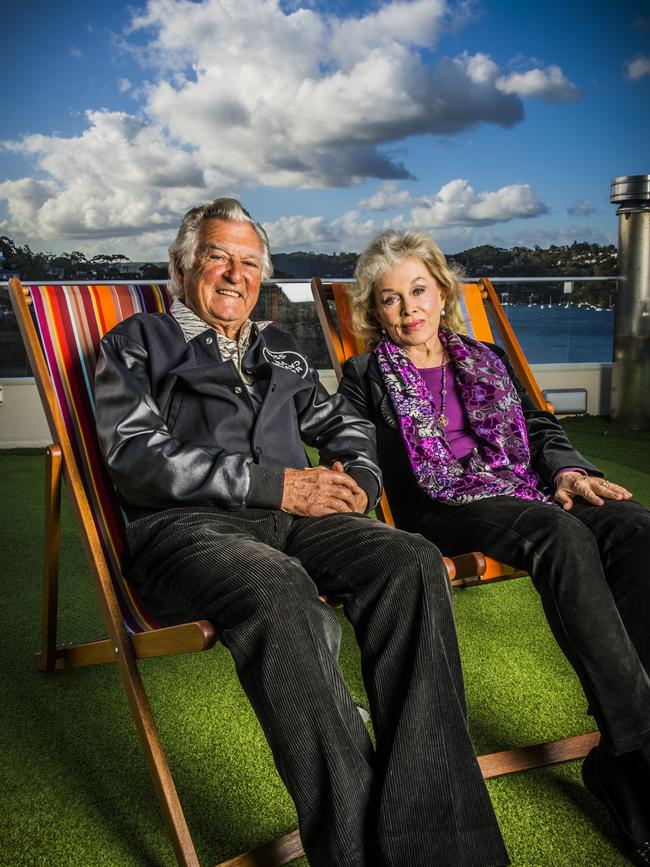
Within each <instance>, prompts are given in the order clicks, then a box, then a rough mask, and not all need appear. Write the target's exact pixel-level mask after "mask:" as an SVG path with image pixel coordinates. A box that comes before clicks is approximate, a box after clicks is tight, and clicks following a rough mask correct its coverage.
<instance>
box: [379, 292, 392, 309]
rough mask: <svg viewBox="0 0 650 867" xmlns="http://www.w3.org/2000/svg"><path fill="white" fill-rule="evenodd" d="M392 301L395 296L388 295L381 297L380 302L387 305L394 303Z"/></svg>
mask: <svg viewBox="0 0 650 867" xmlns="http://www.w3.org/2000/svg"><path fill="white" fill-rule="evenodd" d="M394 301H395V296H394V295H389V296H387V297H386V298H383V299H382V302H381V303H382V304H383V305H384V307H389V306H390V305H391V304H393V303H394Z"/></svg>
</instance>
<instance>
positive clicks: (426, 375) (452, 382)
mask: <svg viewBox="0 0 650 867" xmlns="http://www.w3.org/2000/svg"><path fill="white" fill-rule="evenodd" d="M450 368H451V369H450ZM418 373H419V374H420V376H421V377H422V379H423V380H424V384H425V385H426V387H427V388H428V389H429V392H430V393H431V396H432V398H433V405H434V406H435V408H436V412H440V398H441V391H442V367H418ZM445 388H446V389H447V396H446V399H445V415H446V416H447V418H448V420H449V424H448V425H447V427H446V428H445V437H446V438H447V442H448V443H449V448H450V449H451V453H452V455H453V456H454V457H455V458H456V460H460V459H461V458H464V457H465V455H468V454H469V453H470V452H471V451H472V449H473V448H475V447H476V446H477V445H478V439H477V438H476V437H475V436H474V433H473V432H472V428H471V427H470V424H469V418H468V417H467V412H466V410H465V407H464V405H463V401H462V399H461V396H460V389H459V388H458V380H457V379H456V372H455V370H454V368H453V365H449V364H448V365H447V375H446V377H445ZM570 470H573V471H574V472H577V473H580V474H581V475H583V476H586V475H588V473H587V472H586V471H585V470H583V469H582V467H562V469H560V470H558V471H557V473H556V474H555V476H554V478H553V482H554V484H557V479H558V476H559V475H561V473H566V472H568V471H570Z"/></svg>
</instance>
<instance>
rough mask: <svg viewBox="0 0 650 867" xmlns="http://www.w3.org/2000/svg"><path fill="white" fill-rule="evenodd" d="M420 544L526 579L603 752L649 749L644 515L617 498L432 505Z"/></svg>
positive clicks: (649, 577)
mask: <svg viewBox="0 0 650 867" xmlns="http://www.w3.org/2000/svg"><path fill="white" fill-rule="evenodd" d="M422 532H423V533H424V534H425V535H426V536H427V538H429V539H431V540H433V541H434V542H438V543H440V544H442V543H444V549H445V553H447V554H450V555H452V556H453V555H454V554H457V553H461V552H462V551H465V550H467V544H468V540H469V541H470V542H471V545H472V547H475V548H477V549H478V550H480V551H483V552H484V553H486V554H488V555H489V556H491V557H495V558H497V559H498V560H501V561H502V562H504V563H508V564H509V565H511V566H514V567H516V568H518V569H522V570H524V571H526V572H528V574H529V575H530V576H531V578H532V581H533V583H534V585H535V587H536V588H537V591H538V592H539V594H540V597H541V601H542V605H543V607H544V612H545V614H546V618H547V620H548V623H549V626H550V627H551V630H552V632H553V634H554V636H555V639H556V641H557V643H558V644H559V645H560V647H561V648H562V650H563V651H564V653H565V655H566V657H567V659H568V660H569V662H570V663H571V664H572V666H573V668H574V669H575V672H576V674H577V675H578V677H579V679H580V682H581V684H582V688H583V690H584V692H585V695H586V696H587V700H588V702H589V707H590V711H591V713H593V715H594V717H595V719H596V722H597V723H598V727H599V729H600V732H601V734H602V736H603V741H604V743H605V745H606V746H607V747H608V749H609V750H610V752H612V753H614V754H621V753H625V752H630V751H632V750H636V749H639V748H641V747H643V746H644V745H646V744H648V743H650V512H648V511H647V510H646V509H644V508H643V506H641V505H639V504H638V503H635V502H633V501H627V500H619V501H616V500H606V501H605V504H604V505H602V506H594V505H591V504H590V503H587V502H586V500H583V499H581V498H578V499H576V500H574V504H573V508H572V509H571V510H570V511H564V510H563V509H561V508H560V507H559V506H557V505H556V504H553V503H539V502H530V501H527V500H518V499H516V498H515V497H503V496H500V497H488V498H486V499H484V500H477V501H476V502H474V503H467V504H465V505H460V506H450V505H445V504H442V503H438V502H432V503H431V506H430V507H429V509H428V511H427V512H426V513H425V515H424V516H423V518H422Z"/></svg>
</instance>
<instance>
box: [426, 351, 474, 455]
mask: <svg viewBox="0 0 650 867" xmlns="http://www.w3.org/2000/svg"><path fill="white" fill-rule="evenodd" d="M418 373H419V374H420V376H421V377H422V379H423V380H424V384H425V385H426V387H427V388H428V389H429V391H430V393H431V397H432V398H433V404H434V406H435V408H436V411H437V412H439V411H440V398H441V389H442V367H419V368H418ZM445 387H446V389H447V396H446V399H445V415H446V416H447V418H448V419H449V424H448V425H447V427H446V428H445V437H446V439H447V442H448V443H449V448H450V449H451V453H452V455H453V456H454V457H455V458H456V460H459V459H460V458H464V457H465V455H468V454H469V453H470V452H471V451H472V449H473V448H474V447H475V446H476V445H477V443H478V440H477V439H476V437H475V436H474V434H473V432H472V429H471V427H470V425H469V418H468V417H467V412H466V411H465V407H464V406H463V402H462V399H461V396H460V390H459V388H458V380H457V379H456V371H455V370H454V367H453V365H452V364H447V375H446V376H445Z"/></svg>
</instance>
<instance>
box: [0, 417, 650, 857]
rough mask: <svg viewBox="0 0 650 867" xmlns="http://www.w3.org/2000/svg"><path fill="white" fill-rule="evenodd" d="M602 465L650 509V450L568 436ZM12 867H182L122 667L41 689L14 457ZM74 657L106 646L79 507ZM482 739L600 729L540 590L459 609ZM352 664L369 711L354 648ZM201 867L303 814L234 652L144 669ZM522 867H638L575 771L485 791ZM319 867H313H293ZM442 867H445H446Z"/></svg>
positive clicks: (19, 466) (0, 502)
mask: <svg viewBox="0 0 650 867" xmlns="http://www.w3.org/2000/svg"><path fill="white" fill-rule="evenodd" d="M567 428H568V429H570V436H571V437H572V439H573V441H574V442H575V444H576V445H577V447H578V448H580V449H581V450H582V451H583V452H584V453H585V454H586V455H587V456H588V457H590V458H592V459H593V460H594V461H595V462H596V463H598V464H599V465H600V466H602V467H603V469H605V470H606V472H607V474H608V477H609V478H611V479H614V480H619V481H621V482H622V483H623V484H625V485H626V486H628V487H630V488H631V490H633V491H634V493H635V495H636V497H637V499H639V500H641V501H642V502H644V503H645V504H646V505H650V450H648V448H647V446H646V440H647V435H646V436H644V435H643V434H634V433H630V432H624V431H621V430H620V429H619V428H617V427H616V426H613V425H611V424H606V423H605V422H604V421H603V420H600V419H579V420H572V421H571V422H569V423H567ZM0 490H1V491H2V496H1V498H0V550H1V552H2V557H1V560H0V562H1V563H2V567H1V572H0V575H1V577H0V580H1V581H2V587H1V592H2V599H3V605H2V609H1V611H2V619H1V621H0V660H1V667H2V675H1V683H2V692H1V693H0V712H1V720H2V723H1V724H0V756H1V759H0V765H1V767H2V773H1V776H0V797H1V798H2V814H1V818H0V865H44V867H45V865H48V867H49V865H55V867H64V865H69V867H85V865H89V867H90V865H92V867H95V865H101V867H110V865H115V867H131V865H133V867H136V865H137V867H141V865H152V864H173V863H174V859H173V854H172V851H171V846H170V844H169V843H168V841H167V837H166V834H165V833H164V830H163V828H162V825H161V821H160V818H159V813H158V807H157V803H156V800H155V798H154V796H153V793H152V789H151V784H150V782H149V777H148V774H147V770H146V766H145V763H144V759H143V757H142V754H141V752H140V749H139V746H138V742H137V739H136V736H135V730H134V726H133V722H132V720H131V718H130V715H129V712H128V708H127V704H126V700H125V698H124V695H123V692H122V690H121V688H120V685H119V682H118V679H117V674H116V671H115V670H114V669H113V668H112V667H111V666H98V667H95V668H87V669H78V670H76V671H68V672H56V673H52V674H41V673H38V672H36V671H35V670H34V669H33V668H32V667H31V655H32V652H33V651H34V650H35V649H36V647H37V645H38V640H39V629H40V593H41V590H40V574H41V549H40V546H41V540H42V491H43V460H42V457H41V456H40V455H34V454H28V455H23V454H5V453H0ZM60 597H61V606H60V639H61V641H62V642H76V641H82V640H89V639H93V638H96V637H99V636H100V635H102V634H103V632H104V630H103V628H102V624H101V617H100V615H99V609H98V606H97V603H96V601H95V598H94V592H93V589H92V586H91V583H90V580H89V578H88V575H87V570H86V567H85V561H84V557H83V554H82V551H81V547H80V545H79V541H78V537H77V533H76V529H75V527H74V525H73V522H72V520H71V518H70V514H69V510H68V509H67V508H65V507H64V513H63V538H62V557H61V593H60ZM455 604H456V617H457V623H458V632H459V641H460V645H461V649H462V655H463V665H464V670H465V678H466V686H467V695H468V705H469V714H470V723H471V728H472V733H473V737H474V740H475V744H476V747H477V750H478V752H480V753H482V752H491V751H494V750H498V749H503V748H507V747H509V746H513V745H516V744H529V743H536V742H539V741H543V740H548V739H552V738H558V737H562V736H565V735H567V734H577V733H581V732H585V731H588V730H590V729H591V728H592V727H593V726H592V724H591V720H590V718H589V717H587V716H586V713H585V702H584V699H583V697H582V694H581V692H580V689H579V687H578V684H577V681H576V678H575V676H574V675H573V672H572V671H571V669H570V668H569V666H568V665H567V663H566V662H565V661H564V658H563V657H562V655H561V653H560V652H559V651H558V650H557V648H556V647H555V644H554V642H553V640H552V638H551V636H550V634H549V631H548V627H547V626H546V623H545V621H544V618H543V616H542V613H541V610H540V606H539V603H538V600H537V597H536V594H535V591H534V589H533V588H532V586H531V584H530V581H529V580H528V579H518V580H516V581H509V582H505V583H503V584H499V585H493V586H491V587H483V588H472V589H467V590H462V591H457V592H456V593H455ZM341 661H342V666H343V668H344V671H345V673H346V678H347V681H348V684H349V686H350V689H351V690H352V692H353V695H354V696H355V698H356V699H357V700H358V702H359V703H361V704H363V703H364V702H365V697H364V693H363V686H362V683H361V679H360V675H359V667H358V653H357V650H356V646H355V643H354V639H353V636H352V635H351V631H350V629H349V628H348V627H347V625H345V626H344V640H343V648H342V654H341ZM141 669H142V672H143V678H144V682H145V686H146V688H147V691H148V694H149V697H150V700H151V703H152V706H153V709H154V714H155V717H156V720H157V722H158V725H159V728H160V732H161V736H162V739H163V742H164V744H165V747H166V749H167V755H168V758H169V761H170V764H171V767H172V772H173V774H174V777H175V780H176V784H177V787H178V790H179V794H180V797H181V801H182V803H183V807H184V809H185V812H186V816H187V820H188V824H189V826H190V829H191V831H192V834H193V836H194V840H195V844H196V846H197V849H198V853H199V857H200V859H201V862H202V863H204V864H206V865H207V864H214V863H217V862H218V861H220V860H223V859H225V858H227V857H231V856H233V855H236V854H238V853H239V852H241V851H243V850H245V849H247V848H251V847H253V846H255V845H258V844H260V843H263V842H265V841H267V840H270V839H272V838H273V837H275V836H277V835H279V834H281V833H283V832H286V831H288V830H290V829H292V828H294V827H295V823H296V819H295V813H294V810H293V806H292V804H291V801H290V799H289V798H288V796H287V795H286V793H285V792H284V789H283V786H282V784H281V782H280V780H279V778H278V776H277V774H276V772H275V769H274V767H273V762H272V760H271V757H270V753H269V751H268V748H267V747H266V744H265V742H264V738H263V736H262V734H261V731H260V729H259V726H258V724H257V722H256V720H255V718H254V715H253V714H252V712H251V710H250V708H249V707H248V704H247V701H246V699H245V697H244V695H243V693H242V691H241V689H240V687H239V685H238V683H237V680H236V677H235V675H234V671H233V666H232V663H231V661H230V658H229V656H228V654H227V652H226V651H225V649H224V648H223V647H221V646H218V647H217V648H216V649H215V650H213V651H210V652H208V653H202V654H195V655H188V656H183V657H175V658H174V657H168V658H165V659H156V660H148V661H146V662H145V663H143V664H142V665H141ZM488 786H489V790H490V794H491V796H492V799H493V802H494V805H495V809H496V811H497V814H498V817H499V821H500V824H501V827H502V830H503V833H504V837H505V839H506V843H507V845H508V849H509V851H510V854H511V857H512V861H513V864H515V865H517V867H524V865H526V867H565V865H566V867H581V865H584V867H593V865H606V867H617V865H625V864H628V863H629V862H628V861H627V859H626V858H625V857H624V855H623V854H622V852H621V850H620V848H619V845H620V841H619V839H618V837H617V835H616V833H615V831H614V829H613V827H612V825H611V823H610V822H609V819H608V817H607V816H606V815H605V813H604V811H603V810H602V809H601V808H600V805H599V804H598V803H596V802H595V801H594V800H593V799H592V798H591V797H590V796H589V795H588V793H586V792H585V790H584V789H583V787H582V785H581V783H580V766H579V763H577V762H572V763H568V764H566V765H561V766H555V767H553V768H545V769H540V770H537V771H529V772H526V773H521V774H516V775H512V776H509V777H503V778H500V779H497V780H492V781H490V782H489V783H488ZM295 863H296V864H297V865H303V867H304V865H306V861H305V860H302V861H300V862H295ZM441 867H442V865H441Z"/></svg>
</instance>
